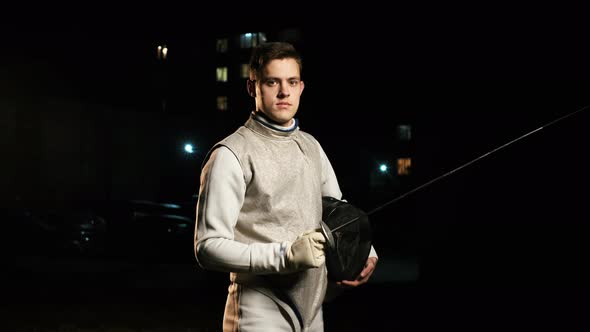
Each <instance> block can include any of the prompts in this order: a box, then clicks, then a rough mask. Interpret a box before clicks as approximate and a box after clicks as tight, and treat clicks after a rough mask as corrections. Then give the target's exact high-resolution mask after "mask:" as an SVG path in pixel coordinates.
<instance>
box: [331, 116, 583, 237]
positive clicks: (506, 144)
mask: <svg viewBox="0 0 590 332" xmlns="http://www.w3.org/2000/svg"><path fill="white" fill-rule="evenodd" d="M588 108H590V105H586V106H584V107H582V108H580V109H578V110H576V111H573V112H570V113H568V114H566V115H563V116H561V117H559V118H557V119H555V120H552V121H550V122H548V123H546V124H544V125H542V126H541V127H539V128H537V129H534V130H531V131H530V132H528V133H526V134H524V135H521V136H519V137H517V138H515V139H513V140H511V141H508V142H507V143H504V144H502V145H500V146H498V147H496V148H494V149H492V150H490V151H488V152H486V153H484V154H482V155H481V156H479V157H477V158H475V159H472V160H470V161H468V162H466V163H464V164H463V165H460V166H459V167H456V168H454V169H452V170H450V171H448V172H446V173H444V174H442V175H440V176H438V177H436V178H434V179H432V180H430V181H427V182H425V183H423V184H421V185H419V186H417V187H416V188H414V189H412V190H410V191H408V192H406V193H404V194H402V195H400V196H398V197H396V198H394V199H392V200H390V201H387V202H385V203H384V204H382V205H379V206H378V207H376V208H374V209H373V210H371V211H369V212H367V216H369V215H371V214H373V213H375V212H377V211H379V210H381V209H383V208H385V207H387V206H389V205H391V204H393V203H395V202H397V201H399V200H401V199H403V198H405V197H407V196H409V195H411V194H413V193H415V192H417V191H419V190H421V189H423V188H425V187H427V186H429V185H431V184H433V183H435V182H437V181H439V180H442V179H443V178H445V177H447V176H449V175H451V174H453V173H455V172H457V171H459V170H461V169H463V168H465V167H467V166H469V165H471V164H473V163H475V162H477V161H478V160H481V159H484V158H486V157H488V156H490V155H491V154H493V153H495V152H497V151H499V150H501V149H504V148H505V147H507V146H509V145H512V144H513V143H516V142H517V141H520V140H521V139H523V138H525V137H527V136H530V135H532V134H534V133H536V132H539V131H541V130H543V129H545V128H547V127H549V126H551V125H553V124H555V123H557V122H559V121H561V120H564V119H566V118H569V117H570V116H573V115H574V114H576V113H579V112H581V111H584V110H586V109H588ZM358 219H359V217H356V218H353V219H351V220H349V221H347V222H345V223H343V224H341V225H339V226H337V227H334V229H332V230H330V229H327V225H325V223H324V222H322V224H323V225H322V233H324V236H325V237H326V239H332V241H334V240H333V239H334V237H333V235H332V234H331V233H332V232H335V231H337V230H339V229H342V228H344V227H346V226H348V225H350V224H352V223H353V222H355V221H357V220H358ZM324 225H325V227H326V229H325V230H324ZM329 244H330V243H329Z"/></svg>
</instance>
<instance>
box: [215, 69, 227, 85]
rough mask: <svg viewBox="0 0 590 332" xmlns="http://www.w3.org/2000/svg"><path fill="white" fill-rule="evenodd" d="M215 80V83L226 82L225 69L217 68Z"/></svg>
mask: <svg viewBox="0 0 590 332" xmlns="http://www.w3.org/2000/svg"><path fill="white" fill-rule="evenodd" d="M216 78H217V82H227V67H217V70H216Z"/></svg>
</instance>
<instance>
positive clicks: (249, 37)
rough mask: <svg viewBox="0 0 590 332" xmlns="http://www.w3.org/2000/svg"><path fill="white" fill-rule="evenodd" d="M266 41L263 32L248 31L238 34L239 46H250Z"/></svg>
mask: <svg viewBox="0 0 590 332" xmlns="http://www.w3.org/2000/svg"><path fill="white" fill-rule="evenodd" d="M265 42H266V34H265V33H264V32H248V33H243V34H241V35H240V48H252V47H256V46H258V45H259V44H262V43H265Z"/></svg>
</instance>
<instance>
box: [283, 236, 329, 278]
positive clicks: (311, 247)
mask: <svg viewBox="0 0 590 332" xmlns="http://www.w3.org/2000/svg"><path fill="white" fill-rule="evenodd" d="M325 242H326V239H325V238H324V235H323V234H322V233H320V232H318V231H316V230H312V231H307V232H305V233H303V234H301V235H299V236H298V237H297V239H295V241H293V242H291V243H288V244H287V247H286V258H287V259H286V261H287V266H288V267H289V269H290V270H293V271H300V270H304V269H309V268H314V267H320V266H321V265H322V264H324V262H325V261H326V257H325V255H324V243H325Z"/></svg>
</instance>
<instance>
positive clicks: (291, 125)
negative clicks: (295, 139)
mask: <svg viewBox="0 0 590 332" xmlns="http://www.w3.org/2000/svg"><path fill="white" fill-rule="evenodd" d="M252 114H253V115H254V116H255V117H257V118H258V120H260V121H262V122H264V123H265V124H267V125H269V126H271V127H273V128H275V129H277V130H280V131H291V130H293V129H295V127H296V126H297V121H296V120H295V119H291V120H290V121H289V125H287V126H283V125H281V124H278V123H276V122H275V121H273V120H271V119H270V118H269V117H268V116H266V114H264V113H262V112H259V111H253V112H252Z"/></svg>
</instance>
